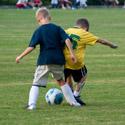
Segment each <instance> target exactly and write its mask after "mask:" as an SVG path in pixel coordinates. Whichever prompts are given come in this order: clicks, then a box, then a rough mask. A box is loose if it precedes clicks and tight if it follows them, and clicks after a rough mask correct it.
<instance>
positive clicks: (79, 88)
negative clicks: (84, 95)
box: [74, 83, 85, 97]
mask: <svg viewBox="0 0 125 125" xmlns="http://www.w3.org/2000/svg"><path fill="white" fill-rule="evenodd" d="M84 85H85V83H78V84H77V85H76V86H77V87H76V90H75V91H74V96H75V97H77V96H79V95H80V92H81V90H82V89H83V86H84Z"/></svg>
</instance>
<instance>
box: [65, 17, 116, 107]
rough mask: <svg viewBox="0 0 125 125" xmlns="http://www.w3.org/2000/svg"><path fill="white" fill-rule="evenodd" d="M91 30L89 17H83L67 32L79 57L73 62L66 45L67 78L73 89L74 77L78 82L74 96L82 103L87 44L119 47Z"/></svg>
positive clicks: (85, 74)
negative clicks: (81, 95)
mask: <svg viewBox="0 0 125 125" xmlns="http://www.w3.org/2000/svg"><path fill="white" fill-rule="evenodd" d="M88 30H89V22H88V20H87V19H84V18H81V19H78V20H77V21H76V26H75V27H72V28H69V29H67V30H66V32H67V34H69V36H70V38H71V39H72V43H73V49H74V51H75V55H76V57H77V62H76V63H75V64H73V63H72V62H71V60H70V54H69V52H68V48H67V47H65V49H64V55H65V60H66V64H65V70H64V74H65V80H66V82H67V83H69V85H70V86H71V88H72V90H73V87H72V78H73V80H74V81H75V82H76V83H77V84H76V88H75V90H74V97H75V99H76V100H77V102H79V103H80V104H81V105H86V104H85V103H84V102H83V101H82V100H81V99H80V91H81V89H82V88H83V86H84V84H85V80H86V76H87V69H86V66H85V60H84V56H85V49H86V46H87V45H95V43H100V44H103V45H106V46H109V47H111V48H113V49H115V48H117V45H115V44H113V43H111V42H109V41H108V40H104V39H101V38H99V37H97V36H95V35H93V34H92V33H90V32H88Z"/></svg>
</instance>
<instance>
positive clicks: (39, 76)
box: [28, 66, 48, 110]
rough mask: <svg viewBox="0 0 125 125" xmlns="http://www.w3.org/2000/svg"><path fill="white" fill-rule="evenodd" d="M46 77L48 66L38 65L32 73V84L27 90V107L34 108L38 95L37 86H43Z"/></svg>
mask: <svg viewBox="0 0 125 125" xmlns="http://www.w3.org/2000/svg"><path fill="white" fill-rule="evenodd" d="M47 78H48V68H47V67H46V66H38V67H37V68H36V72H35V74H34V80H33V85H32V87H31V89H30V92H29V101H28V109H31V110H32V109H35V108H36V102H37V99H38V95H39V87H45V86H46V83H47Z"/></svg>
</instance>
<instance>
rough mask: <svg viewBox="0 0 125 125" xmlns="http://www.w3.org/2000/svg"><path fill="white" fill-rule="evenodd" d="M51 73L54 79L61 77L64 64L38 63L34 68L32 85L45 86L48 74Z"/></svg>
mask: <svg viewBox="0 0 125 125" xmlns="http://www.w3.org/2000/svg"><path fill="white" fill-rule="evenodd" d="M49 73H51V75H52V77H53V78H54V79H56V80H60V79H63V77H64V66H63V65H39V66H38V67H37V68H36V71H35V74H34V79H33V85H34V86H39V87H40V86H41V87H46V84H47V80H48V75H49Z"/></svg>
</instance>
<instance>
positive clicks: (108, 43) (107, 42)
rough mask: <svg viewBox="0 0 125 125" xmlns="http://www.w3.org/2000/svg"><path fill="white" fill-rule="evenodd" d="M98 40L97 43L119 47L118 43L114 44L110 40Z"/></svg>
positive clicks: (114, 47)
mask: <svg viewBox="0 0 125 125" xmlns="http://www.w3.org/2000/svg"><path fill="white" fill-rule="evenodd" d="M96 42H97V43H101V44H103V45H106V46H109V47H111V48H113V49H116V48H118V46H117V45H116V44H113V43H111V42H110V41H108V40H104V39H98V40H97V41H96Z"/></svg>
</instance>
